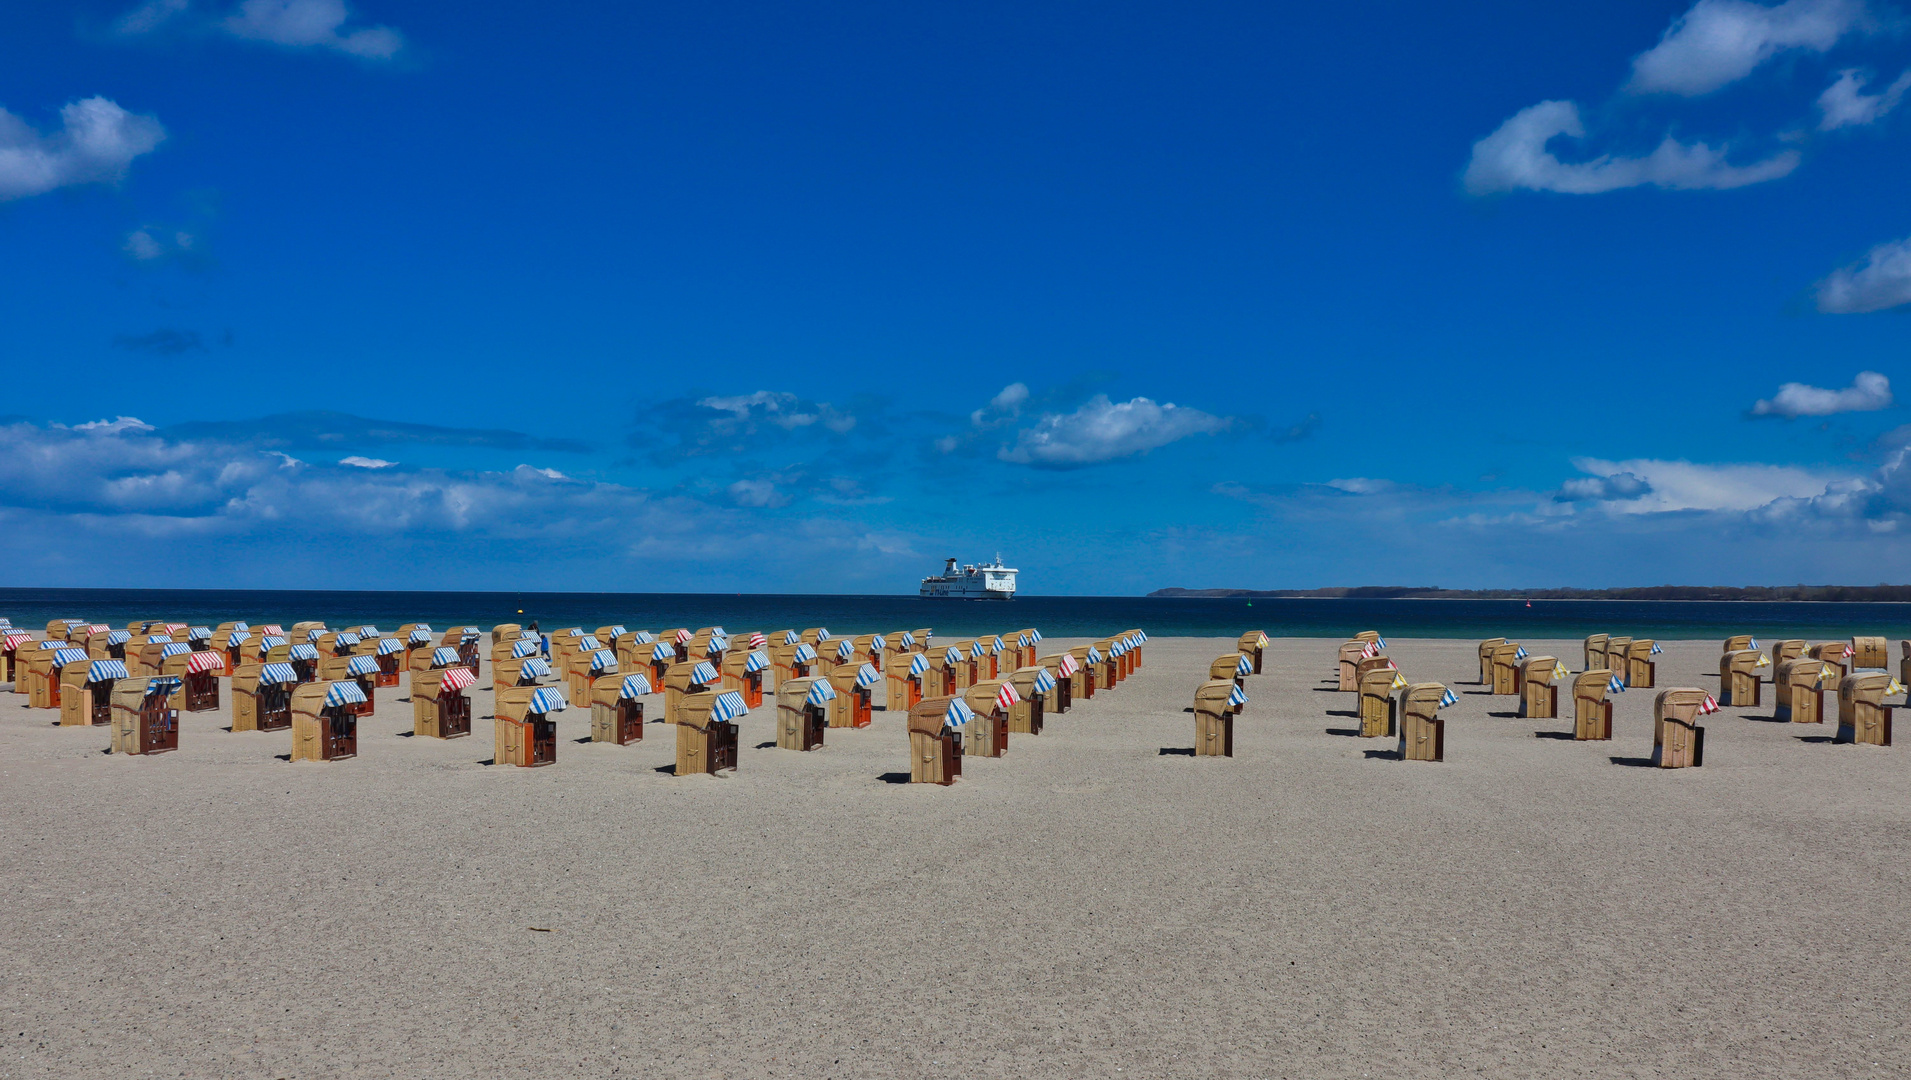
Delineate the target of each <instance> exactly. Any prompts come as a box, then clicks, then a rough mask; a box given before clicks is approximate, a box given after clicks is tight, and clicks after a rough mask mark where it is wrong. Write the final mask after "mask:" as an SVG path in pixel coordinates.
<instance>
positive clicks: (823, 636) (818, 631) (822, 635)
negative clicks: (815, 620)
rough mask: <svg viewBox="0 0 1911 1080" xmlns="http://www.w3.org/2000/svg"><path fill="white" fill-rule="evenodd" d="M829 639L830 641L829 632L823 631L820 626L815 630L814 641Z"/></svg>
mask: <svg viewBox="0 0 1911 1080" xmlns="http://www.w3.org/2000/svg"><path fill="white" fill-rule="evenodd" d="M829 639H830V632H829V631H828V630H825V629H823V628H822V627H820V626H819V627H817V628H816V640H818V641H828V640H829Z"/></svg>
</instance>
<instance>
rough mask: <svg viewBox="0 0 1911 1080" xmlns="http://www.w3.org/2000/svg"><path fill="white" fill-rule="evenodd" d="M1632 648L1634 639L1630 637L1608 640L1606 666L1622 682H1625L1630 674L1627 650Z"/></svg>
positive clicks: (1610, 638)
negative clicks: (1627, 668) (1627, 663)
mask: <svg viewBox="0 0 1911 1080" xmlns="http://www.w3.org/2000/svg"><path fill="white" fill-rule="evenodd" d="M1630 648H1632V639H1631V638H1629V637H1609V638H1607V639H1606V663H1605V666H1606V667H1609V668H1611V669H1612V671H1613V674H1615V675H1617V676H1619V678H1620V680H1621V681H1624V680H1625V678H1626V675H1627V674H1628V672H1627V671H1626V650H1628V649H1630Z"/></svg>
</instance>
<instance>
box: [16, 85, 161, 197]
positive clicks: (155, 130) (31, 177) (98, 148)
mask: <svg viewBox="0 0 1911 1080" xmlns="http://www.w3.org/2000/svg"><path fill="white" fill-rule="evenodd" d="M60 124H61V126H60V130H59V131H57V132H54V133H53V134H51V135H42V134H40V133H39V132H37V131H35V130H34V129H33V128H32V127H31V126H29V125H28V124H27V123H26V121H24V120H22V119H20V118H19V117H17V116H15V115H13V114H12V113H10V112H8V111H6V110H5V109H0V201H5V200H8V199H19V198H24V197H26V196H28V195H39V194H42V193H44V192H48V191H52V190H53V189H54V188H60V187H67V186H69V185H72V184H92V183H101V184H111V183H116V182H118V181H119V180H120V178H121V177H123V176H125V175H126V167H127V166H128V165H130V164H132V161H133V159H134V158H136V157H138V156H140V155H141V154H146V153H150V152H151V151H152V149H153V148H154V147H155V146H158V145H159V143H160V140H162V139H164V138H165V137H166V129H164V128H162V127H160V126H159V121H158V120H155V119H153V118H152V117H150V116H140V115H137V114H134V113H129V112H127V111H126V110H125V109H122V108H120V107H119V106H118V105H116V104H114V103H113V102H111V101H108V100H107V99H105V98H103V97H90V98H87V99H86V100H84V101H75V102H72V103H70V104H68V105H67V106H66V107H65V108H62V109H61V110H60Z"/></svg>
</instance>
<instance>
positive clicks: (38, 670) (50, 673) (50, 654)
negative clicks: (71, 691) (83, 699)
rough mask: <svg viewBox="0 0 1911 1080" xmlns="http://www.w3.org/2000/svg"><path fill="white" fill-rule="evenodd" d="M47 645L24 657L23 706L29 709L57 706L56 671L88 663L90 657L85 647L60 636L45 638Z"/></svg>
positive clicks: (58, 684) (58, 683)
mask: <svg viewBox="0 0 1911 1080" xmlns="http://www.w3.org/2000/svg"><path fill="white" fill-rule="evenodd" d="M43 644H44V645H46V646H48V647H47V648H42V649H39V650H37V651H35V652H34V654H33V657H32V659H30V660H28V661H27V707H28V708H30V709H57V708H59V707H60V674H61V672H63V671H65V670H66V669H67V668H68V667H71V666H74V665H81V666H84V665H86V664H90V663H92V660H93V658H92V657H90V656H88V655H86V650H85V649H81V648H77V647H75V646H73V645H72V644H70V643H68V642H67V641H66V640H65V639H63V638H49V639H47V641H45V642H43Z"/></svg>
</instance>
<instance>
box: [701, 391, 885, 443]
mask: <svg viewBox="0 0 1911 1080" xmlns="http://www.w3.org/2000/svg"><path fill="white" fill-rule="evenodd" d="M697 404H698V405H701V406H702V407H704V408H706V409H714V410H716V411H717V412H724V413H729V414H730V421H731V422H732V423H733V424H734V425H749V424H752V423H755V422H763V423H769V424H774V425H776V426H777V427H780V428H782V429H783V430H784V431H795V430H797V429H798V428H806V427H809V426H810V425H812V424H818V423H820V424H822V425H823V426H824V427H826V428H828V429H829V430H831V431H833V432H835V433H837V434H838V435H842V434H845V433H847V432H848V431H849V430H850V429H852V428H854V427H855V426H856V418H855V417H854V416H852V415H850V414H849V413H845V412H840V411H838V410H837V409H836V408H834V407H833V406H831V405H830V403H829V402H827V401H822V402H816V403H814V404H806V403H805V402H804V401H803V400H802V399H801V398H799V397H797V396H796V395H795V394H787V393H783V392H782V391H778V390H758V391H756V392H755V393H753V394H741V395H737V396H733V397H707V398H703V399H702V400H700V401H698V402H697Z"/></svg>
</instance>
